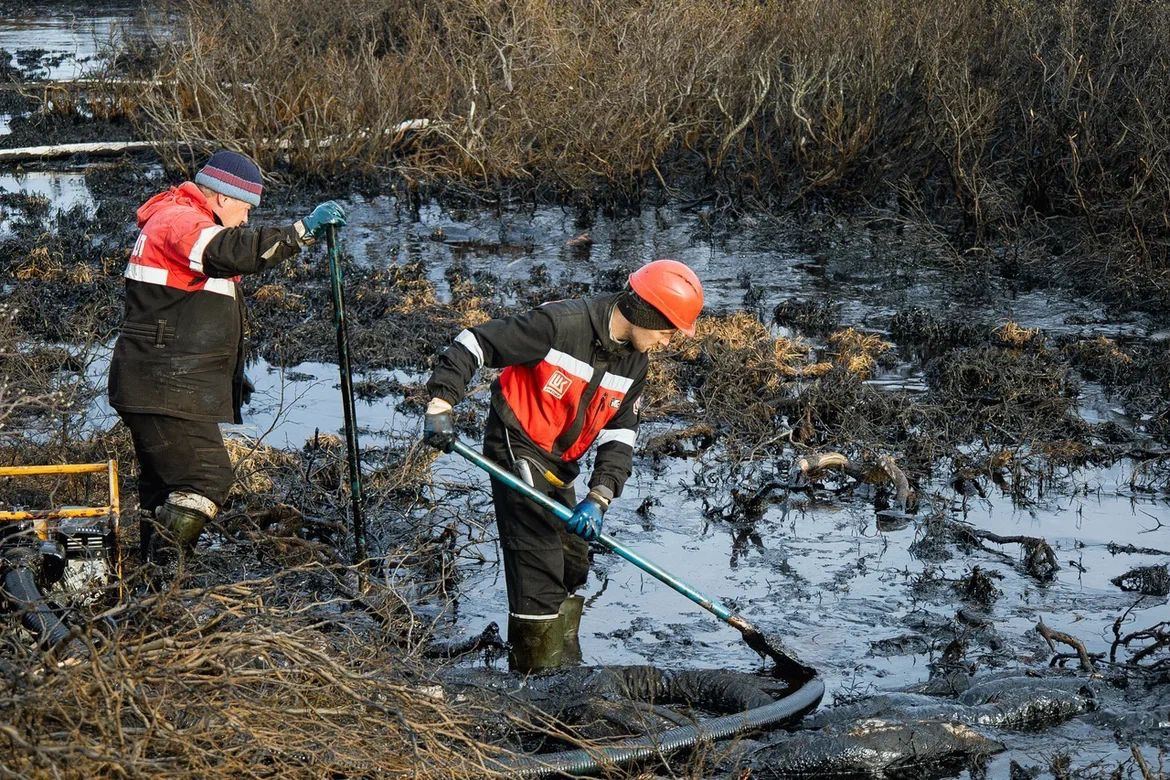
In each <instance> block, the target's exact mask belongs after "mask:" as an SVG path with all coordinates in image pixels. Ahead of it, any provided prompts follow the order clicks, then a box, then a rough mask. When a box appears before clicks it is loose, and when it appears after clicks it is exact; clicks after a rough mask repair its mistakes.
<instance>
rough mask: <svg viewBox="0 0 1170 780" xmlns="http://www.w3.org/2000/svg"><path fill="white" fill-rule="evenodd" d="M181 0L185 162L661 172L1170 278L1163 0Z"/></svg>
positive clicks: (175, 55) (452, 179) (1137, 294)
mask: <svg viewBox="0 0 1170 780" xmlns="http://www.w3.org/2000/svg"><path fill="white" fill-rule="evenodd" d="M179 8H180V9H181V10H182V12H183V15H182V19H183V23H182V26H181V28H180V29H179V30H178V31H176V35H175V36H174V38H173V40H172V42H171V43H169V44H166V45H167V46H169V47H170V48H169V49H168V51H169V54H170V55H171V56H166V57H162V58H161V60H160V61H162V62H164V63H165V65H164V66H163V67H162V68H161V69H160V70H159V72H158V73H157V74H156V76H157V78H158V80H159V82H160V84H161V86H159V87H158V88H156V89H151V90H146V91H145V92H144V94H143V95H142V96H141V100H142V105H143V108H144V110H145V113H146V115H147V116H148V117H149V120H150V121H149V124H148V127H147V132H148V133H149V134H150V135H151V136H152V137H153V138H154V139H156V140H157V141H158V142H159V148H160V149H161V150H162V151H163V153H164V155H165V156H166V158H167V160H168V162H169V163H171V164H172V165H177V166H180V167H182V166H183V165H185V164H190V163H193V162H194V156H195V155H194V152H195V151H196V150H203V149H205V148H207V147H210V146H212V145H226V146H230V147H233V148H237V149H240V150H242V151H245V152H248V153H251V154H253V155H255V156H256V157H258V159H260V160H261V161H262V162H263V163H264V164H265V165H266V166H267V167H268V168H269V170H270V171H271V170H274V169H275V168H277V167H279V168H283V169H291V170H293V171H301V172H310V173H322V172H325V173H328V172H343V171H350V172H360V173H363V174H366V175H372V176H379V177H380V176H383V175H384V174H385V172H386V171H387V170H388V169H389V170H392V171H393V172H394V173H395V174H397V176H398V177H399V178H398V180H399V181H405V182H406V183H407V184H408V185H415V184H419V183H435V182H445V183H447V184H454V185H461V186H468V187H473V188H487V189H500V188H503V187H505V186H515V185H521V186H524V187H528V188H532V189H534V190H536V191H544V192H549V193H554V194H557V195H561V196H570V197H574V198H578V199H583V200H589V199H591V198H593V197H595V195H596V193H597V188H598V187H606V188H609V189H610V190H611V191H613V192H616V193H623V194H625V195H632V196H636V195H637V194H638V193H639V191H640V189H641V187H642V186H643V184H644V183H645V182H647V181H657V182H658V183H660V184H662V185H665V186H666V187H667V189H668V190H671V189H673V188H674V187H676V186H691V187H695V188H699V189H700V191H702V192H709V191H710V189H711V188H712V187H713V186H714V187H715V188H717V189H718V190H719V191H721V192H726V193H728V194H730V195H732V196H733V197H738V198H747V199H752V200H753V201H754V202H756V203H761V202H762V203H774V204H777V205H783V204H786V203H789V202H791V201H792V200H793V199H794V198H804V197H807V196H810V195H814V194H818V193H824V194H831V195H834V196H837V197H839V198H844V199H845V200H851V199H853V200H864V201H867V202H870V203H873V202H879V203H884V202H894V203H897V204H903V206H905V207H906V208H909V209H911V210H912V211H915V212H920V213H922V214H924V215H927V216H928V218H929V219H931V220H934V221H939V222H941V223H943V224H945V225H947V226H948V228H949V229H951V230H955V231H957V233H958V234H959V235H961V236H963V237H964V241H965V242H968V243H971V242H973V243H975V244H976V245H979V244H982V243H983V242H986V241H989V240H992V239H995V238H997V237H999V238H1003V237H1007V236H1012V235H1017V234H1020V231H1021V230H1023V229H1024V228H1025V226H1027V225H1032V226H1033V227H1034V228H1035V229H1036V230H1037V231H1039V235H1041V236H1043V235H1047V234H1051V231H1054V230H1057V229H1059V230H1060V232H1061V234H1062V235H1064V236H1065V237H1066V240H1065V241H1062V242H1061V243H1062V244H1063V247H1061V248H1060V249H1061V250H1062V251H1065V252H1067V249H1068V247H1069V246H1070V244H1069V239H1071V246H1074V247H1080V248H1082V249H1084V250H1096V251H1093V252H1092V253H1090V252H1088V251H1086V252H1083V253H1080V254H1079V257H1078V258H1076V259H1075V260H1074V268H1075V267H1076V264H1078V263H1083V264H1086V265H1088V266H1091V267H1092V268H1094V269H1096V270H1097V271H1101V270H1103V271H1104V274H1102V273H1095V274H1082V275H1080V276H1079V277H1078V278H1079V279H1080V280H1081V281H1082V282H1083V283H1085V284H1086V285H1094V286H1096V287H1101V286H1103V285H1105V286H1108V287H1110V288H1111V289H1113V290H1114V291H1116V292H1118V293H1120V294H1122V295H1124V296H1126V297H1127V298H1128V299H1130V300H1131V301H1140V300H1143V298H1144V299H1148V298H1149V291H1148V289H1146V290H1143V287H1145V286H1146V285H1148V284H1150V283H1153V284H1154V285H1155V287H1156V289H1157V290H1158V291H1160V292H1159V295H1166V294H1170V264H1168V263H1167V253H1166V247H1167V242H1168V241H1170V222H1168V221H1167V219H1166V213H1167V210H1168V209H1167V207H1168V204H1170V158H1168V157H1167V155H1166V154H1165V149H1166V148H1168V147H1170V88H1168V87H1167V83H1168V81H1167V78H1166V76H1167V74H1168V73H1170V54H1168V53H1167V52H1170V46H1168V44H1170V3H1167V2H1164V1H1163V2H1152V3H1106V2H1104V1H1103V0H1061V2H1059V3H1057V4H1056V5H1052V4H1049V3H1041V2H1038V0H1024V1H1023V2H1006V0H1001V1H998V2H993V3H974V2H970V3H957V4H954V3H952V4H948V5H945V6H940V5H938V4H933V3H904V2H897V0H878V1H877V2H872V3H853V2H847V1H846V0H797V2H792V3H782V4H781V3H769V4H758V3H748V2H733V3H726V2H715V1H714V0H681V1H677V0H676V1H674V2H671V1H670V0H647V1H646V2H638V3H596V2H588V1H587V0H570V1H569V2H552V1H551V0H525V1H524V2H518V3H505V2H501V0H437V1H436V2H425V3H424V2H421V1H420V0H410V1H408V2H390V0H337V2H334V3H331V4H330V7H329V12H328V13H327V14H326V13H323V12H322V10H321V9H320V8H319V6H316V5H313V4H312V3H311V2H309V0H290V2H276V0H258V1H257V2H245V0H229V2H226V3H213V2H210V0H182V2H181V3H180V6H179ZM413 119H425V120H427V121H428V122H429V125H428V126H427V127H426V128H425V129H421V130H418V129H416V130H409V131H407V130H402V129H400V128H399V123H401V122H403V121H405V120H413ZM396 128H398V129H396ZM895 208H900V207H899V206H895ZM976 256H977V257H981V258H983V261H984V262H991V259H990V257H989V256H988V255H985V254H977V255H976ZM1048 256H1049V253H1047V252H1043V251H1031V252H1028V253H1026V256H1025V257H1024V258H1022V260H1020V262H1021V263H1023V264H1024V265H1036V264H1038V263H1042V262H1043V263H1047V262H1048ZM1026 270H1029V271H1030V272H1033V273H1043V272H1044V268H1043V267H1041V266H1039V265H1037V267H1036V268H1031V269H1026Z"/></svg>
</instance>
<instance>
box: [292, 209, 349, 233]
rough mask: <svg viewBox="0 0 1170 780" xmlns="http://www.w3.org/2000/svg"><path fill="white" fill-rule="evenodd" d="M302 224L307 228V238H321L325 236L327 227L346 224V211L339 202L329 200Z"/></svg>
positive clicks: (314, 210)
mask: <svg viewBox="0 0 1170 780" xmlns="http://www.w3.org/2000/svg"><path fill="white" fill-rule="evenodd" d="M301 224H302V225H304V226H305V235H306V236H311V237H312V238H314V239H317V238H320V237H321V236H323V235H325V226H326V225H337V226H338V227H341V226H342V225H344V224H345V209H343V208H342V207H341V204H340V203H338V202H337V201H333V200H327V201H325V202H324V203H322V204H321V205H320V206H318V207H317V208H315V209H313V213H312V214H310V215H309V216H307V217H305V218H304V219H302V220H301Z"/></svg>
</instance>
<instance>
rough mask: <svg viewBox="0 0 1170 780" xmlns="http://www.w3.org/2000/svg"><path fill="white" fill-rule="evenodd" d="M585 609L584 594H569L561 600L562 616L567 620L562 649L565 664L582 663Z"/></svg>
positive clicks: (563, 663) (562, 661) (562, 659)
mask: <svg viewBox="0 0 1170 780" xmlns="http://www.w3.org/2000/svg"><path fill="white" fill-rule="evenodd" d="M584 611H585V597H584V596H568V597H566V598H565V600H564V601H562V602H561V610H560V613H559V614H560V616H561V618H562V619H563V620H564V621H565V649H564V650H563V651H561V664H562V665H563V666H577V665H579V664H580V663H581V639H580V637H578V635H577V632H578V631H579V630H580V629H581V613H582V612H584Z"/></svg>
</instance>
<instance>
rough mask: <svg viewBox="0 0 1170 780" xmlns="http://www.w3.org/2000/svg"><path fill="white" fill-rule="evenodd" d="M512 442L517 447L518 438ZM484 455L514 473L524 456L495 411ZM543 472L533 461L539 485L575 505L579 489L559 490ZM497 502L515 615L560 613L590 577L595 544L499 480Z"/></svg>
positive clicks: (494, 482) (510, 605)
mask: <svg viewBox="0 0 1170 780" xmlns="http://www.w3.org/2000/svg"><path fill="white" fill-rule="evenodd" d="M511 444H512V445H515V444H516V441H515V438H513V439H512V441H511ZM483 453H484V455H486V456H487V457H488V458H490V459H492V460H493V461H495V462H496V463H499V464H500V465H502V466H504V467H505V468H508V469H510V470H512V471H513V472H515V471H516V464H515V462H514V460H513V455H515V456H516V458H523V457H524V452H523V451H521V450H518V449H517V447H516V446H512V447H509V441H508V438H507V437H506V428H505V427H504V423H503V421H502V420H500V418H499V417H498V416H497V415H496V414H495V412H492V413H491V414H489V415H488V422H487V427H486V429H485V431H484V441H483ZM530 460H533V461H534V460H535V459H534V458H533V459H530ZM543 470H544V469H543V467H540V466H538V465H537V462H532V463H531V469H530V471H531V473H532V478H533V482H534V483H535V484H534V487H535V488H536V489H537V490H539V491H541V492H542V493H544V494H545V495H546V496H549V497H551V498H554V499H556V500H557V501H560V502H561V503H562V504H565V505H566V506H568V507H570V508H571V507H573V506H574V505H575V503H576V498H575V494H574V491H573V486H572V485H568V486H567V487H564V488H557V487H555V486H553V485H552V484H550V483H549V481H548V480H546V479H545V478H544V476H543V473H542V472H543ZM492 502H493V503H494V504H495V509H496V527H497V528H498V529H499V532H500V549H501V550H502V554H503V558H504V582H505V584H506V585H507V588H508V609H509V611H510V612H512V614H514V615H520V616H536V615H551V614H554V613H555V612H557V611H558V610H559V609H560V608H561V602H562V601H564V600H565V597H566V596H568V595H569V594H571V593H573V592H574V591H575V590H577V589H578V588H580V587H581V586H582V585H584V584H585V580H586V579H587V578H588V576H589V545H588V544H587V543H586V542H585V540H584V539H582V538H581V537H579V536H577V535H575V534H573V533H572V532H570V531H569V530H568V529H567V528H566V527H565V524H564V522H562V521H561V520H560V519H559V518H557V517H556V516H555V515H553V514H552V513H551V512H549V511H548V510H546V509H544V508H543V507H542V506H540V505H539V504H537V503H535V502H534V501H532V500H530V499H527V498H524V497H523V496H521V495H520V494H519V493H518V492H517V491H515V490H513V489H512V488H510V487H508V486H507V485H505V484H504V483H503V482H500V481H498V480H495V479H493V480H492Z"/></svg>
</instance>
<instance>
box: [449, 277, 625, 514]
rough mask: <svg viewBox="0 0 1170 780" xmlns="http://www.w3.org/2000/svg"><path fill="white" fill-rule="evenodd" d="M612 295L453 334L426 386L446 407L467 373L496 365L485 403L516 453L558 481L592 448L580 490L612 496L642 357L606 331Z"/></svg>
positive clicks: (459, 394)
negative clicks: (535, 459) (602, 488)
mask: <svg viewBox="0 0 1170 780" xmlns="http://www.w3.org/2000/svg"><path fill="white" fill-rule="evenodd" d="M617 298H618V295H617V294H612V295H603V296H598V297H594V298H585V299H580V300H570V301H555V302H553V303H547V304H545V305H544V306H541V307H539V308H537V309H533V310H532V311H529V312H525V313H523V314H520V315H517V316H515V317H510V318H507V319H498V320H492V321H490V322H486V323H484V324H482V325H477V326H476V327H474V328H469V329H467V330H465V331H463V332H461V333H460V334H459V335H458V336H457V337H456V338H455V343H454V344H452V345H451V346H450V347H449V348H448V349H447V350H446V351H445V352H444V353H443V354H442V355H441V356H440V357H439V358H438V360H437V361H436V366H435V371H434V373H433V374H432V376H431V378H430V381H428V382H427V388H428V390H429V391H430V393H431V395H432V396H435V397H438V398H442V399H444V400H446V401H449V402H450V403H452V404H455V403H458V402H459V401H460V400H462V398H463V396H464V394H465V393H466V391H467V385H468V383H469V382H470V381H471V378H472V376H473V375H474V374H475V371H476V370H477V369H478V368H480V367H482V366H488V367H490V368H503V369H504V371H503V373H502V374H501V375H500V378H499V379H498V380H497V381H496V382H495V383H494V384H493V385H492V406H493V408H494V409H495V410H496V413H497V414H499V416H500V418H501V419H502V420H503V421H504V423H505V425H507V427H508V429H509V430H510V431H511V432H513V433H514V434H515V435H514V436H513V446H514V448H515V449H518V450H519V451H520V452H519V453H518V454H520V455H529V454H535V455H538V456H539V457H540V459H541V460H540V462H541V463H542V464H543V465H545V466H546V467H548V468H551V469H552V470H553V473H554V474H556V475H557V476H558V477H560V478H561V479H563V480H565V481H566V482H567V481H571V480H572V479H574V478H575V477H576V475H577V473H578V469H577V466H576V461H577V460H579V459H580V458H581V456H583V455H584V454H585V453H586V451H587V450H588V449H589V448H590V447H591V446H592V445H593V444H597V456H596V458H595V460H594V468H593V474H592V477H591V478H590V481H589V484H590V487H593V486H596V485H599V484H603V485H606V486H608V487H609V488H610V489H611V490H613V492H614V495H615V496H616V495H620V494H621V490H622V487H623V486H624V485H625V482H626V480H627V479H628V478H629V476H630V469H631V466H632V463H633V453H634V440H635V436H636V433H637V428H638V412H639V410H640V408H641V403H640V398H641V394H642V389H643V386H644V385H645V381H646V369H647V365H648V362H647V359H646V356H645V355H644V354H641V353H639V352H636V351H634V350H633V349H631V348H630V347H629V345H627V344H620V343H618V342H615V341H614V340H613V338H612V337H611V336H610V334H609V322H610V316H611V315H612V313H613V309H614V306H615V304H616V302H617Z"/></svg>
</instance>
